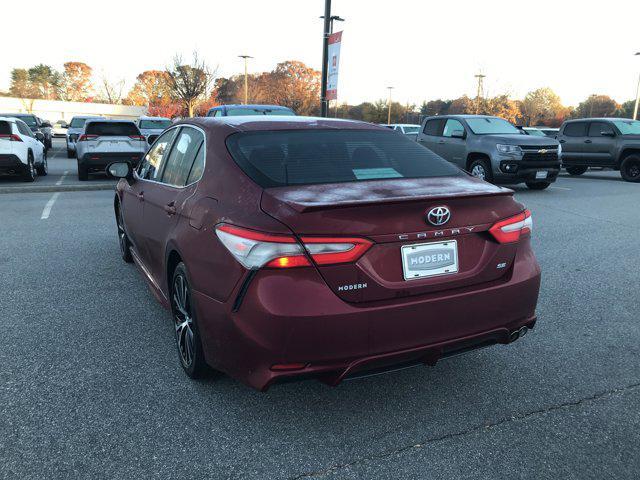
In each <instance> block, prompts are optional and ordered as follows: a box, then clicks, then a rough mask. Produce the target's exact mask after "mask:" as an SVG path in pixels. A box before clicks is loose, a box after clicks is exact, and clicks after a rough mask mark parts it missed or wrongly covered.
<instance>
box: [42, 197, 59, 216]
mask: <svg viewBox="0 0 640 480" xmlns="http://www.w3.org/2000/svg"><path fill="white" fill-rule="evenodd" d="M59 196H60V192H56V193H54V194H53V195H52V196H51V198H50V199H49V201H48V202H47V204H46V205H45V206H44V210H42V215H40V220H46V219H47V218H49V214H50V213H51V208H53V204H54V203H56V200H57V199H58V197H59Z"/></svg>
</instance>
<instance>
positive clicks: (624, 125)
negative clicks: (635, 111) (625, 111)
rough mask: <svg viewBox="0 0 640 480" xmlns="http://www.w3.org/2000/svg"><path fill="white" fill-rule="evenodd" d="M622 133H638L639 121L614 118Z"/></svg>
mask: <svg viewBox="0 0 640 480" xmlns="http://www.w3.org/2000/svg"><path fill="white" fill-rule="evenodd" d="M613 123H614V125H615V126H616V127H618V130H620V133H621V134H622V135H640V122H639V121H637V120H614V121H613Z"/></svg>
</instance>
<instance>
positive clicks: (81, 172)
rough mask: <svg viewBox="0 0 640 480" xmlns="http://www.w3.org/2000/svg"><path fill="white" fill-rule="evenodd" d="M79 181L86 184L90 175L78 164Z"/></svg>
mask: <svg viewBox="0 0 640 480" xmlns="http://www.w3.org/2000/svg"><path fill="white" fill-rule="evenodd" d="M78 180H80V181H81V182H86V181H87V180H89V173H88V172H87V169H86V168H84V167H81V166H80V164H78Z"/></svg>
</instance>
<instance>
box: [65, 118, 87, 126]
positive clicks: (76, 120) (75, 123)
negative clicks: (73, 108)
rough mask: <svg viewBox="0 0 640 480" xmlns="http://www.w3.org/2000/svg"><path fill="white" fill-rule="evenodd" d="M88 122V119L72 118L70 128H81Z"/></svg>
mask: <svg viewBox="0 0 640 480" xmlns="http://www.w3.org/2000/svg"><path fill="white" fill-rule="evenodd" d="M87 120H89V119H88V118H72V119H71V124H70V125H69V127H70V128H82V127H84V124H85V122H86V121H87Z"/></svg>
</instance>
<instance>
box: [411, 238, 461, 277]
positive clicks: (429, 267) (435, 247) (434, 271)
mask: <svg viewBox="0 0 640 480" xmlns="http://www.w3.org/2000/svg"><path fill="white" fill-rule="evenodd" d="M457 271H458V243H457V242H456V241H455V240H448V241H446V242H435V243H421V244H417V245H405V246H404V247H402V273H403V275H404V279H405V280H414V279H416V278H424V277H433V276H435V275H448V274H451V273H456V272H457Z"/></svg>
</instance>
